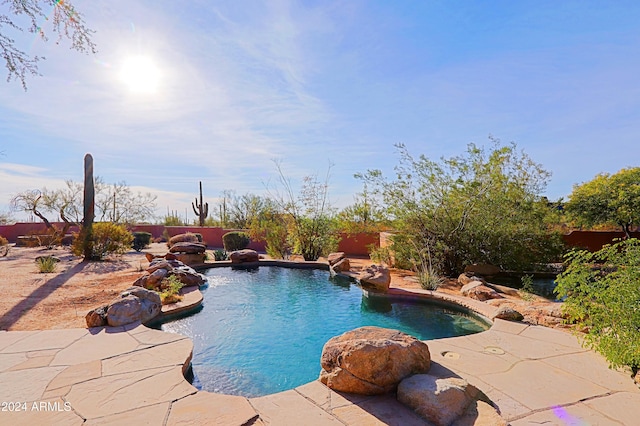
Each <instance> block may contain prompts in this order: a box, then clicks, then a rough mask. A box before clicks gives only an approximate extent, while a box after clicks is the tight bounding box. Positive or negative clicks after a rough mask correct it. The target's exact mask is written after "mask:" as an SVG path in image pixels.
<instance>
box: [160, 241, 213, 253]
mask: <svg viewBox="0 0 640 426" xmlns="http://www.w3.org/2000/svg"><path fill="white" fill-rule="evenodd" d="M206 250H207V246H205V245H204V244H200V243H191V242H183V243H175V244H174V245H172V246H171V248H170V249H169V251H170V252H171V253H188V254H202V253H204V252H205V251H206Z"/></svg>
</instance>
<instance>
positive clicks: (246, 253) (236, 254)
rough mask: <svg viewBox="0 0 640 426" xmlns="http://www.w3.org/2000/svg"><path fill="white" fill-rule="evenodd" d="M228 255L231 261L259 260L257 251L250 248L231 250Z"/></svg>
mask: <svg viewBox="0 0 640 426" xmlns="http://www.w3.org/2000/svg"><path fill="white" fill-rule="evenodd" d="M228 257H229V260H231V263H247V262H257V261H259V260H260V256H259V255H258V252H257V251H255V250H251V249H243V250H236V251H232V252H231V253H229V256H228Z"/></svg>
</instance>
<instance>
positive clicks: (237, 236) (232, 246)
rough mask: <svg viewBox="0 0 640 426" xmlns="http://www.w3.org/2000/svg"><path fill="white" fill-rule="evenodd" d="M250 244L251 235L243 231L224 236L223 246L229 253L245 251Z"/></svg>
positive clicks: (228, 233)
mask: <svg viewBox="0 0 640 426" xmlns="http://www.w3.org/2000/svg"><path fill="white" fill-rule="evenodd" d="M250 242H251V238H249V235H247V234H246V233H245V232H242V231H231V232H227V233H226V234H224V235H223V236H222V245H224V249H225V250H226V251H227V252H230V251H236V250H242V249H245V248H247V246H248V245H249V243H250Z"/></svg>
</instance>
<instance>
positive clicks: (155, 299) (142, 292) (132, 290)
mask: <svg viewBox="0 0 640 426" xmlns="http://www.w3.org/2000/svg"><path fill="white" fill-rule="evenodd" d="M121 295H122V296H123V297H126V296H128V295H133V296H135V297H137V298H138V299H140V318H139V320H140V322H147V321H149V320H151V319H153V318H155V317H156V316H157V315H158V314H160V311H161V310H162V300H161V299H160V295H159V294H158V293H156V292H155V291H151V290H147V289H144V288H140V287H129V288H128V289H126V290H125V291H124V292H122V294H121Z"/></svg>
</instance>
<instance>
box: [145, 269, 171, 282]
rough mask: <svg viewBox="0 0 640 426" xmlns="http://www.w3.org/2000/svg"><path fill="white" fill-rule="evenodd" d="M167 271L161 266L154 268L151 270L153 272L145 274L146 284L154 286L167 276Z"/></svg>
mask: <svg viewBox="0 0 640 426" xmlns="http://www.w3.org/2000/svg"><path fill="white" fill-rule="evenodd" d="M168 273H169V271H168V270H166V269H162V268H161V269H156V270H155V271H153V273H151V274H149V275H148V276H147V283H146V286H149V287H152V286H153V287H155V286H156V285H157V284H158V283H159V282H160V281H162V280H163V279H164V278H165V277H166V276H167V274H168ZM146 286H145V287H146Z"/></svg>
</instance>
